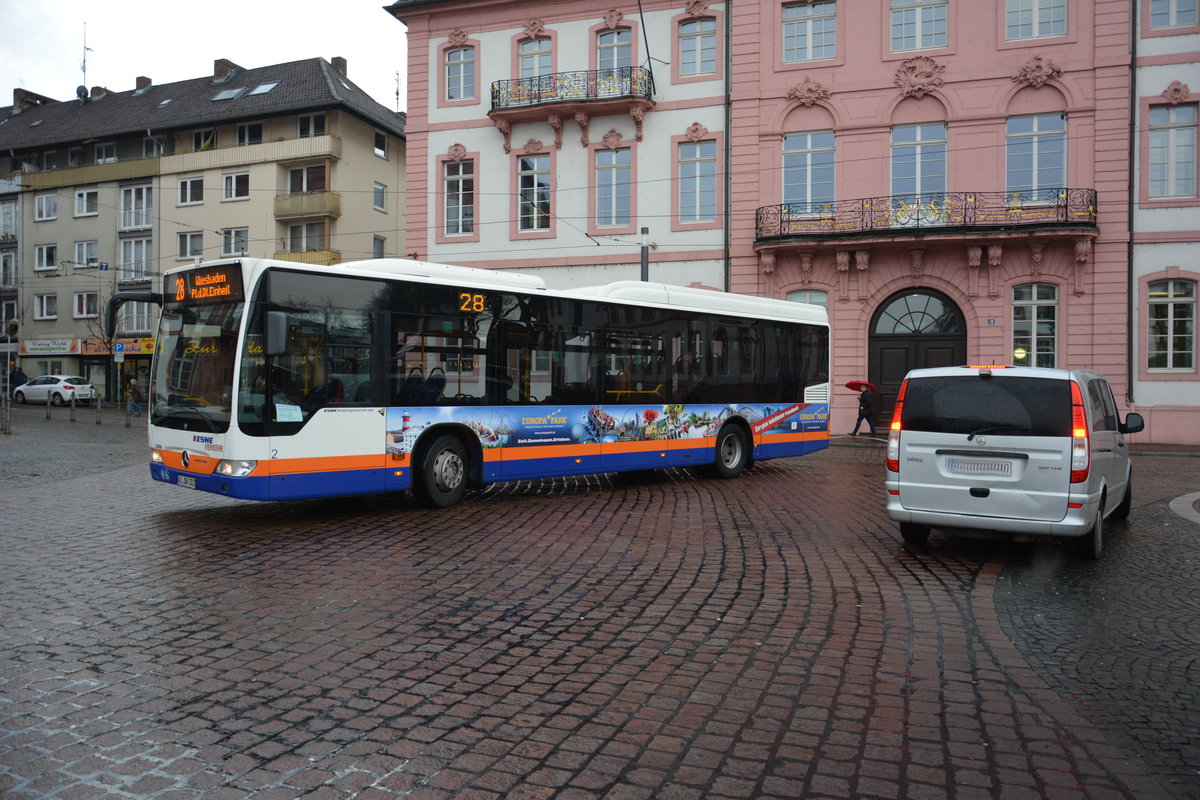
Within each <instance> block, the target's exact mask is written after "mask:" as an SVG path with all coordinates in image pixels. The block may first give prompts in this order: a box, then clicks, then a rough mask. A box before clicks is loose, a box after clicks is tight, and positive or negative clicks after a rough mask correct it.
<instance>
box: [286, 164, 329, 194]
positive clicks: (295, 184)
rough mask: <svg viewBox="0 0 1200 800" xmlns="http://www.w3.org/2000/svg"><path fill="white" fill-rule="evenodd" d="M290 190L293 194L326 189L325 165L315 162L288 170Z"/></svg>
mask: <svg viewBox="0 0 1200 800" xmlns="http://www.w3.org/2000/svg"><path fill="white" fill-rule="evenodd" d="M288 191H289V192H290V193H292V194H304V193H305V192H323V191H325V165H324V164H313V165H312V166H308V167H297V168H296V169H292V170H288Z"/></svg>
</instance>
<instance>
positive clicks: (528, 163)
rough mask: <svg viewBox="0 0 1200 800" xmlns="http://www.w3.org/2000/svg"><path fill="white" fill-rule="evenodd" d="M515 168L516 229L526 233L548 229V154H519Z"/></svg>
mask: <svg viewBox="0 0 1200 800" xmlns="http://www.w3.org/2000/svg"><path fill="white" fill-rule="evenodd" d="M517 170H518V172H517V180H518V186H519V193H518V196H517V205H518V208H519V211H518V222H517V229H518V230H520V231H522V232H526V233H528V232H532V231H548V230H550V156H549V154H546V153H539V154H534V155H527V156H521V157H520V159H518V161H517Z"/></svg>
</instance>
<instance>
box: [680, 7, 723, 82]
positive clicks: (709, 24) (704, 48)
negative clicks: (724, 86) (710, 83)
mask: <svg viewBox="0 0 1200 800" xmlns="http://www.w3.org/2000/svg"><path fill="white" fill-rule="evenodd" d="M716 71H717V21H716V20H715V19H712V18H711V17H704V18H701V19H690V20H686V21H685V22H681V23H680V24H679V74H680V75H684V76H690V75H712V74H715V73H716Z"/></svg>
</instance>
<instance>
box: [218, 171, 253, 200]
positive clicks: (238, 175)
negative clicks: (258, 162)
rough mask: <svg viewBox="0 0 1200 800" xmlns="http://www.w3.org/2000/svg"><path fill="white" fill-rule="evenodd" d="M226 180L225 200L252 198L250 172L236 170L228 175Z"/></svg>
mask: <svg viewBox="0 0 1200 800" xmlns="http://www.w3.org/2000/svg"><path fill="white" fill-rule="evenodd" d="M224 181H225V194H224V197H223V199H225V200H248V199H250V173H249V172H235V173H233V174H232V175H226V176H225V177H224Z"/></svg>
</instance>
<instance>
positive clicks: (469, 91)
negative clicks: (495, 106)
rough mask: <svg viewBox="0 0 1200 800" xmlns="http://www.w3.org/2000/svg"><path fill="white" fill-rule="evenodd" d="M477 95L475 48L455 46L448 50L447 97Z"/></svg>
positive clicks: (459, 98) (461, 97) (451, 98)
mask: <svg viewBox="0 0 1200 800" xmlns="http://www.w3.org/2000/svg"><path fill="white" fill-rule="evenodd" d="M473 97H475V48H474V47H455V48H454V49H452V50H447V51H446V99H447V100H469V99H471V98H473Z"/></svg>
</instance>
